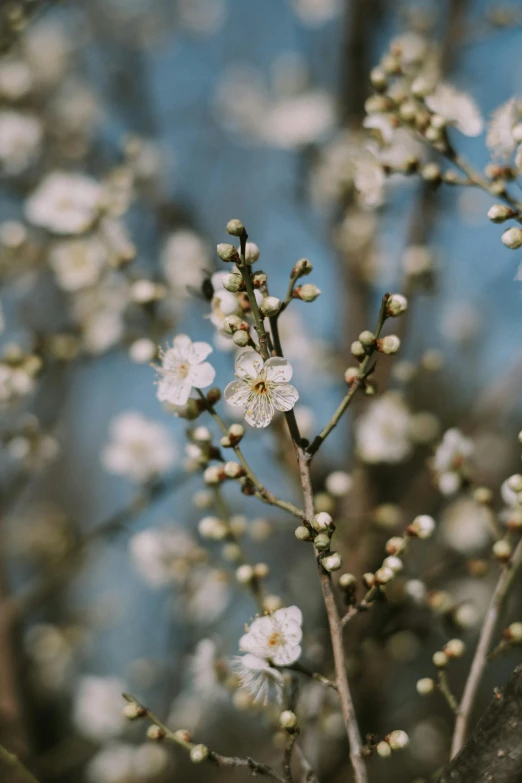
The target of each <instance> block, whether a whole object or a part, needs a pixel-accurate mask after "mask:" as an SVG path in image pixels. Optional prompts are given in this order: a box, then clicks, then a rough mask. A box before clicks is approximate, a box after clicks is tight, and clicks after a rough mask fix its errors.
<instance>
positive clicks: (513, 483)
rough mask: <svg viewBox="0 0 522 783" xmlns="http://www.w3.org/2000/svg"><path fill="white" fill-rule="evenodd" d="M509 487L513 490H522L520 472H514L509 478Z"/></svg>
mask: <svg viewBox="0 0 522 783" xmlns="http://www.w3.org/2000/svg"><path fill="white" fill-rule="evenodd" d="M507 485H508V487H509V489H512V490H513V492H522V475H521V474H520V473H513V475H512V476H510V477H509V478H508V480H507Z"/></svg>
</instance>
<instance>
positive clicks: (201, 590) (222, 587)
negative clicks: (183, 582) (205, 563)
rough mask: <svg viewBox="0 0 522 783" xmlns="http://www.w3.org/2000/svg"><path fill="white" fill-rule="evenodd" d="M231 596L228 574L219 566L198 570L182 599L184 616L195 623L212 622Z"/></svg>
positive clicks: (219, 614) (225, 606)
mask: <svg viewBox="0 0 522 783" xmlns="http://www.w3.org/2000/svg"><path fill="white" fill-rule="evenodd" d="M230 598H231V591H230V583H229V580H228V576H227V574H226V573H225V572H224V571H221V570H220V569H219V568H207V569H205V570H200V571H198V573H197V577H196V578H195V579H194V580H193V583H192V585H191V592H190V594H189V595H188V597H187V598H185V599H184V600H183V610H184V611H185V613H186V616H187V617H188V618H189V619H190V620H191V621H192V622H196V623H213V622H214V621H215V620H217V619H218V618H219V617H220V616H221V615H222V614H223V612H224V611H225V609H226V608H227V606H228V604H229V602H230Z"/></svg>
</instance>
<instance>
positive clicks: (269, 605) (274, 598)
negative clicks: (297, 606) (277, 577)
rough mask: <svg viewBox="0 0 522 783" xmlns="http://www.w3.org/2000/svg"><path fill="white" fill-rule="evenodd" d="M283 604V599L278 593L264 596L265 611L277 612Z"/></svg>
mask: <svg viewBox="0 0 522 783" xmlns="http://www.w3.org/2000/svg"><path fill="white" fill-rule="evenodd" d="M282 606H283V601H282V600H281V598H280V597H279V596H278V595H267V596H265V598H263V609H264V610H265V612H270V613H272V612H277V610H278V609H281V607H282Z"/></svg>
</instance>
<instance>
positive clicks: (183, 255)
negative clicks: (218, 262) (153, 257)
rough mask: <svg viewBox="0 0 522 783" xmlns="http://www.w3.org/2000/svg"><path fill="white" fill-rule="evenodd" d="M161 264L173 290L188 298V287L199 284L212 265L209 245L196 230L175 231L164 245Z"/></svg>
mask: <svg viewBox="0 0 522 783" xmlns="http://www.w3.org/2000/svg"><path fill="white" fill-rule="evenodd" d="M161 264H162V266H163V271H164V273H165V277H166V278H167V281H168V282H169V284H170V286H171V287H172V290H173V292H174V293H175V294H176V296H178V297H180V298H186V297H187V296H189V291H188V289H187V287H188V286H191V287H194V288H196V287H197V286H199V285H200V284H201V282H202V279H203V276H204V273H205V270H206V269H207V268H208V266H209V265H210V252H209V248H208V245H207V244H206V243H205V242H204V241H203V239H202V238H201V237H200V236H198V234H196V233H195V232H194V231H190V230H189V229H181V230H179V231H174V232H173V233H172V234H169V236H168V237H167V240H166V242H165V244H164V246H163V250H162V252H161Z"/></svg>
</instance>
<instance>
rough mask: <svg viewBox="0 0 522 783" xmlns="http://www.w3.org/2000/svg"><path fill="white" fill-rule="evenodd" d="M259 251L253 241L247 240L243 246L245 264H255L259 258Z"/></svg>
mask: <svg viewBox="0 0 522 783" xmlns="http://www.w3.org/2000/svg"><path fill="white" fill-rule="evenodd" d="M260 255H261V251H260V250H259V248H258V246H257V245H256V244H255V242H247V243H246V246H245V261H246V262H247V264H255V262H256V261H258V260H259V256H260Z"/></svg>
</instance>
